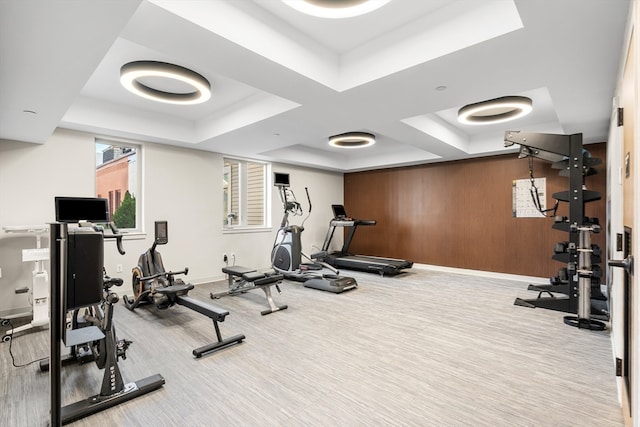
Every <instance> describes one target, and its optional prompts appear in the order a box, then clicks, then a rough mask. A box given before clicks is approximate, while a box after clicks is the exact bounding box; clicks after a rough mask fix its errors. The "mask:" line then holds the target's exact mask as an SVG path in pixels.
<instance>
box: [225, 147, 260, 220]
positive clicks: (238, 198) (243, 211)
mask: <svg viewBox="0 0 640 427" xmlns="http://www.w3.org/2000/svg"><path fill="white" fill-rule="evenodd" d="M270 169H271V167H270V165H269V164H267V163H261V162H255V161H245V160H236V159H224V172H223V177H222V187H223V200H222V209H223V219H222V222H223V226H224V227H226V228H236V227H242V228H258V227H266V226H267V212H268V206H267V194H268V193H267V190H268V186H267V183H268V177H269V176H270V175H269V171H270Z"/></svg>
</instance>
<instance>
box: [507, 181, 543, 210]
mask: <svg viewBox="0 0 640 427" xmlns="http://www.w3.org/2000/svg"><path fill="white" fill-rule="evenodd" d="M512 185H513V188H512V191H513V194H512V195H513V217H514V218H544V217H545V216H544V214H542V213H541V212H540V210H538V208H537V207H536V204H535V203H534V201H533V197H535V189H534V188H532V187H531V180H530V179H514V180H513V184H512ZM534 185H535V187H536V188H537V189H538V190H537V193H538V198H539V199H540V209H541V210H543V211H544V210H545V209H547V179H546V178H536V179H534ZM532 194H533V196H532Z"/></svg>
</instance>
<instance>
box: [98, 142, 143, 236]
mask: <svg viewBox="0 0 640 427" xmlns="http://www.w3.org/2000/svg"><path fill="white" fill-rule="evenodd" d="M139 153H140V147H139V146H136V145H133V144H125V143H121V142H115V141H108V140H103V139H96V196H97V197H103V198H106V199H108V200H109V217H110V220H111V221H113V222H114V223H115V225H116V227H118V228H120V229H125V230H130V231H135V230H138V229H140V228H141V226H142V221H140V211H141V209H140V205H141V203H140V188H141V186H140V179H139V177H140V176H141V174H140V171H141V168H140V161H139V159H140V157H139Z"/></svg>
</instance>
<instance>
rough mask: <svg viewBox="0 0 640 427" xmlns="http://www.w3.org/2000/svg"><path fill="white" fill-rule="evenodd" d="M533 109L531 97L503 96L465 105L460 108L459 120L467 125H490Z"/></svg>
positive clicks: (522, 115) (511, 118) (527, 112)
mask: <svg viewBox="0 0 640 427" xmlns="http://www.w3.org/2000/svg"><path fill="white" fill-rule="evenodd" d="M532 109H533V104H532V102H531V99H530V98H527V97H525V96H503V97H502V98H496V99H490V100H488V101H482V102H478V103H476V104H469V105H465V106H464V107H462V108H461V109H460V110H458V121H459V122H460V123H464V124H467V125H490V124H494V123H502V122H507V121H509V120H515V119H518V118H520V117H524V116H526V115H527V114H529V113H530V112H531V110H532Z"/></svg>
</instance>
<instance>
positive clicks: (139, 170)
mask: <svg viewBox="0 0 640 427" xmlns="http://www.w3.org/2000/svg"><path fill="white" fill-rule="evenodd" d="M99 145H102V146H110V145H113V146H118V147H130V148H134V149H135V163H136V164H135V167H134V170H135V190H134V191H135V192H133V191H131V188H130V185H131V177H128V183H127V191H129V192H130V193H131V194H132V195H133V196H134V197H135V200H136V216H135V221H136V226H135V227H134V228H120V229H119V231H120V232H121V233H122V234H126V235H131V236H134V235H138V236H144V235H145V231H144V216H143V212H144V209H143V193H144V174H143V172H144V168H143V162H144V157H143V155H144V145H143V144H142V143H141V142H139V141H132V140H126V139H120V138H112V137H104V136H96V137H95V138H94V150H95V154H96V155H98V153H99V151H98V146H99ZM94 161H95V171H96V172H95V173H94V194H96V196H97V194H98V176H97V171H98V166H99V164H98V160H97V159H95V160H94ZM100 164H102V163H100ZM116 191H117V190H112V191H109V193H110V194H111V196H110V195H109V194H106V195H105V194H103V195H101V197H104V198H107V199H109V202H110V203H111V202H114V203H115V198H116V197H115V194H116ZM111 199H113V200H111ZM123 201H124V193H121V200H120V203H122V202H123ZM110 206H111V205H110ZM115 209H117V208H115ZM115 209H114V212H115Z"/></svg>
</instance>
